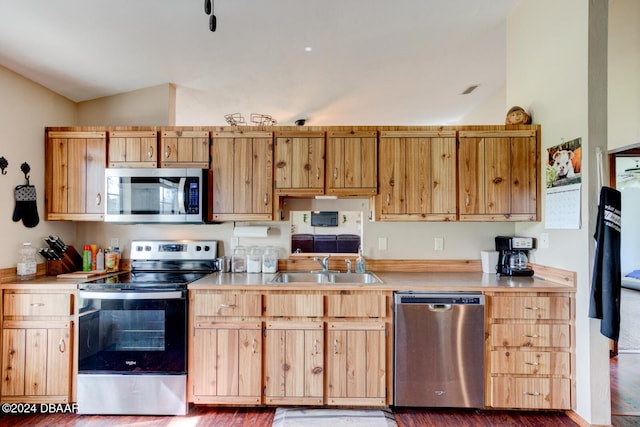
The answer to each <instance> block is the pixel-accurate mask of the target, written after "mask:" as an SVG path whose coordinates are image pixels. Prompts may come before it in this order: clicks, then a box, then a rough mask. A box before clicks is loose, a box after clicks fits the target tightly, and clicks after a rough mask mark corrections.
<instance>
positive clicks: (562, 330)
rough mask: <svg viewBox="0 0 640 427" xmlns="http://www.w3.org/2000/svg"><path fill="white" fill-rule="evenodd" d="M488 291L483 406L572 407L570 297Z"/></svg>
mask: <svg viewBox="0 0 640 427" xmlns="http://www.w3.org/2000/svg"><path fill="white" fill-rule="evenodd" d="M489 295H490V297H489V306H490V309H489V341H488V343H489V351H488V356H489V362H488V366H489V377H488V390H489V392H488V397H487V406H489V407H493V408H510V409H571V408H573V407H574V403H573V402H574V397H573V396H574V393H573V382H574V377H575V374H574V371H575V369H574V364H575V362H574V354H573V349H574V348H575V345H574V344H573V341H574V332H573V330H574V324H573V314H572V313H573V311H574V309H573V300H572V298H571V296H570V295H569V294H560V293H559V294H542V293H535V294H534V293H521V294H506V293H489Z"/></svg>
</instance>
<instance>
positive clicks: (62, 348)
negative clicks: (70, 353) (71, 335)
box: [58, 338, 67, 353]
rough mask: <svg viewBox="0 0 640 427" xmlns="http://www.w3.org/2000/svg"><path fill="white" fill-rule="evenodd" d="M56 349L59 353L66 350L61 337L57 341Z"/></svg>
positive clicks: (65, 344)
mask: <svg viewBox="0 0 640 427" xmlns="http://www.w3.org/2000/svg"><path fill="white" fill-rule="evenodd" d="M58 351H59V352H60V353H64V352H65V351H67V343H66V342H65V340H64V339H63V338H60V341H58Z"/></svg>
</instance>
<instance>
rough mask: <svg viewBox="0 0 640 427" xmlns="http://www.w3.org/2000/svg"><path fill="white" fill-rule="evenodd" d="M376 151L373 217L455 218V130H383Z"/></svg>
mask: <svg viewBox="0 0 640 427" xmlns="http://www.w3.org/2000/svg"><path fill="white" fill-rule="evenodd" d="M379 153H380V159H381V160H380V162H379V170H378V176H379V181H380V191H379V194H378V196H376V197H375V202H374V203H375V212H376V214H375V216H376V219H378V220H394V221H452V220H455V219H456V186H455V182H456V140H455V131H441V132H435V131H425V132H417V131H416V132H413V131H384V132H381V133H380V141H379ZM383 159H384V160H383Z"/></svg>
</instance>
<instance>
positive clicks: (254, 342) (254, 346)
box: [251, 338, 256, 353]
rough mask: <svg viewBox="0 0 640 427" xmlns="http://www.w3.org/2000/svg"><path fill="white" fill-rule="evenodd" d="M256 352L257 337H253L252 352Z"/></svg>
mask: <svg viewBox="0 0 640 427" xmlns="http://www.w3.org/2000/svg"><path fill="white" fill-rule="evenodd" d="M255 352H256V339H255V338H254V339H253V342H252V343H251V353H255Z"/></svg>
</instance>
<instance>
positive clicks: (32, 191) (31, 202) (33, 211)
mask: <svg viewBox="0 0 640 427" xmlns="http://www.w3.org/2000/svg"><path fill="white" fill-rule="evenodd" d="M15 198H16V207H15V209H14V210H13V221H14V222H17V221H20V220H21V219H22V223H23V224H24V225H25V227H29V228H32V227H35V226H36V225H38V222H40V218H39V217H38V205H37V203H36V200H37V199H36V187H35V186H33V185H19V186H17V187H16V190H15Z"/></svg>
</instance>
